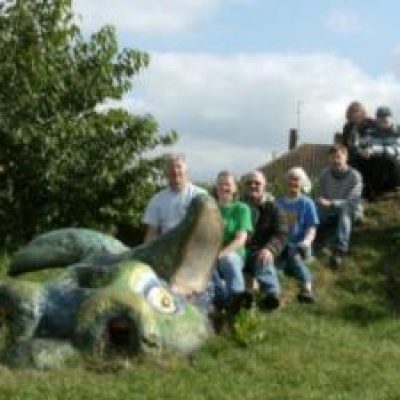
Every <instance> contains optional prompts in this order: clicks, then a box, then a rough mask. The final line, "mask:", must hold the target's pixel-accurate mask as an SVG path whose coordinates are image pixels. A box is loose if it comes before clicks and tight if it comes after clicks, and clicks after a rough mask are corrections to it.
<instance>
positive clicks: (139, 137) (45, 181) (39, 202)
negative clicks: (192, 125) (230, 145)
mask: <svg viewBox="0 0 400 400" xmlns="http://www.w3.org/2000/svg"><path fill="white" fill-rule="evenodd" d="M0 54H1V59H2V62H1V64H0V148H1V152H0V169H1V171H0V202H1V203H0V204H1V208H0V227H1V228H0V238H1V240H3V241H4V240H5V239H6V238H8V240H11V241H18V240H21V239H23V240H27V239H30V238H31V237H32V236H33V235H34V234H37V233H38V232H41V231H43V230H47V229H49V228H53V227H59V226H77V225H81V226H87V227H92V228H97V229H103V230H108V231H109V230H111V229H112V228H113V227H115V226H116V225H118V224H125V225H126V224H128V225H129V224H133V225H135V224H138V221H139V217H140V213H141V211H142V209H143V206H144V204H145V202H146V201H147V199H148V197H149V196H150V195H151V194H152V192H153V191H154V183H155V182H159V177H160V175H159V173H160V160H159V159H157V158H153V159H150V158H145V157H144V156H143V155H144V154H145V153H146V152H148V151H150V150H153V149H155V148H156V147H158V146H159V145H168V144H171V143H172V142H174V141H175V140H176V134H175V133H174V132H171V133H168V134H166V135H164V136H161V135H158V133H157V130H158V127H157V122H156V121H155V120H154V118H153V117H152V116H151V115H144V116H136V115H133V114H131V113H129V112H128V111H126V110H124V109H122V108H108V109H105V107H102V105H103V104H104V103H106V102H107V101H109V100H119V99H121V98H122V96H123V95H124V94H125V93H126V92H127V91H128V90H130V89H131V86H132V77H133V76H134V75H135V74H137V73H138V72H139V71H141V70H142V69H143V68H145V67H146V66H147V65H148V63H149V56H148V54H146V53H143V52H140V51H137V50H132V49H123V50H122V51H119V49H118V46H117V42H116V37H115V31H114V29H113V27H111V26H105V27H103V28H102V29H100V30H99V31H98V32H96V33H93V34H92V35H91V36H90V37H89V38H87V39H85V38H84V37H83V35H82V33H81V31H80V29H79V27H78V26H77V25H76V24H75V22H74V18H73V14H72V12H71V0H32V1H25V0H5V1H2V2H1V3H0Z"/></svg>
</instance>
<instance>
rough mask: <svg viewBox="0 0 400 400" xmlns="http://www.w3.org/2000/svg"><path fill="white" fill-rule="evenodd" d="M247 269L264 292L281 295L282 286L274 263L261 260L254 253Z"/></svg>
mask: <svg viewBox="0 0 400 400" xmlns="http://www.w3.org/2000/svg"><path fill="white" fill-rule="evenodd" d="M246 269H247V270H248V272H249V274H250V275H251V276H253V277H254V278H255V279H256V280H257V282H258V284H259V285H260V289H261V291H262V292H263V293H264V294H267V295H268V294H272V295H276V296H278V295H279V293H280V291H281V287H280V284H279V279H278V274H277V272H276V268H275V265H274V264H273V263H270V262H263V261H259V260H257V257H256V254H254V255H250V257H249V259H248V262H247V266H246Z"/></svg>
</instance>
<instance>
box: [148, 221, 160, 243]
mask: <svg viewBox="0 0 400 400" xmlns="http://www.w3.org/2000/svg"><path fill="white" fill-rule="evenodd" d="M159 234H160V233H159V231H158V229H157V228H156V227H155V226H151V225H147V228H146V233H145V235H144V243H148V242H150V241H152V240H154V239H156V238H157V237H158V236H159Z"/></svg>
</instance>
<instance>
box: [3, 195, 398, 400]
mask: <svg viewBox="0 0 400 400" xmlns="http://www.w3.org/2000/svg"><path fill="white" fill-rule="evenodd" d="M399 204H400V203H399V199H396V198H394V199H386V200H382V201H380V202H378V203H376V204H373V205H372V206H369V207H368V209H367V212H366V215H367V220H366V222H365V224H363V225H362V226H361V227H357V228H356V230H355V232H354V241H353V246H352V251H351V254H350V255H349V258H348V259H347V262H346V265H345V267H344V268H343V269H342V270H340V271H338V272H332V271H330V270H329V269H328V268H326V266H325V262H326V260H323V259H322V260H318V261H316V262H315V263H314V265H313V271H314V274H315V278H316V284H315V287H316V295H317V303H316V304H315V305H311V306H309V305H299V304H297V303H296V301H294V298H295V285H294V283H293V282H292V281H290V280H287V279H286V278H285V279H284V280H283V284H284V289H285V296H284V300H285V301H284V305H283V307H282V308H281V309H280V310H278V311H276V312H274V313H271V314H267V315H265V314H264V315H263V314H260V313H259V312H258V311H257V310H250V311H247V312H243V313H242V314H241V315H240V316H239V317H238V319H237V321H236V324H235V327H234V330H233V332H226V333H225V334H223V335H220V336H219V337H216V338H215V339H213V340H211V341H210V342H209V343H208V344H207V346H206V347H205V348H204V349H203V350H201V351H200V352H199V353H198V354H197V355H196V356H195V357H193V358H191V359H190V360H186V359H176V358H174V357H171V356H169V357H166V358H165V359H163V360H160V361H152V360H139V361H137V360H122V361H121V360H118V361H117V360H110V361H104V362H98V361H96V362H94V361H93V360H92V361H90V360H87V361H86V362H83V363H81V364H79V365H76V366H71V367H69V368H65V369H63V370H61V371H51V372H47V373H38V372H34V371H12V370H9V369H8V368H6V367H0V400H1V399H3V398H4V399H6V398H8V399H27V398H29V399H33V400H34V399H59V398H63V399H92V398H96V399H121V400H122V399H123V400H126V399H130V398H132V399H153V398H154V399H174V400H176V399H178V400H179V399H187V398H191V399H241V400H245V399H260V400H261V399H262V400H265V399H274V400H277V399H282V400H284V399H285V400H286V399H296V400H301V399H304V400H306V399H307V400H308V399H328V400H339V399H340V400H344V399H351V400H354V399H360V400H361V399H362V400H378V399H385V400H390V399H393V400H395V399H399V398H400V380H399V365H400V318H399V316H398V313H399V311H400V253H399V251H398V248H399V245H400V207H399Z"/></svg>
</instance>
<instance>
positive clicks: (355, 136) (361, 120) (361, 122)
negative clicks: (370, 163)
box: [342, 101, 375, 168]
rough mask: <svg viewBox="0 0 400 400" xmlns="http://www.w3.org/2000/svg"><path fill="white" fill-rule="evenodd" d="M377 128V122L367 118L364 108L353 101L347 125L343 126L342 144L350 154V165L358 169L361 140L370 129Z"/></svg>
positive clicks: (349, 108) (348, 113)
mask: <svg viewBox="0 0 400 400" xmlns="http://www.w3.org/2000/svg"><path fill="white" fill-rule="evenodd" d="M374 127H375V121H374V120H373V119H372V118H369V117H368V116H367V112H366V110H365V108H364V106H363V105H362V104H361V103H360V102H358V101H353V102H352V103H350V105H349V106H348V107H347V110H346V123H345V124H344V126H343V133H342V144H343V145H344V146H346V147H347V150H348V152H349V164H350V165H351V166H353V167H356V168H357V162H356V160H357V157H356V154H357V151H356V147H357V146H358V143H359V140H360V138H361V137H363V136H364V135H365V132H366V131H367V130H368V129H371V128H374Z"/></svg>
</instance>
